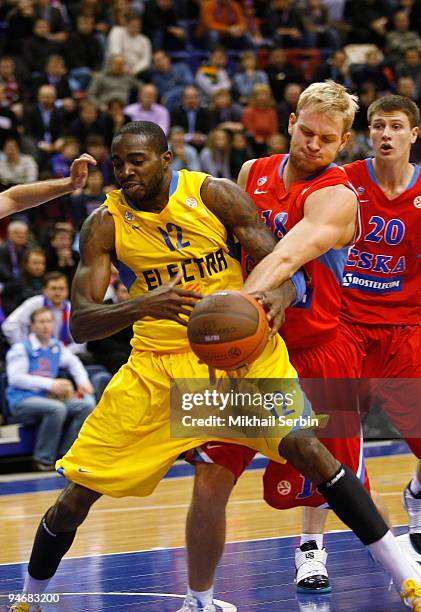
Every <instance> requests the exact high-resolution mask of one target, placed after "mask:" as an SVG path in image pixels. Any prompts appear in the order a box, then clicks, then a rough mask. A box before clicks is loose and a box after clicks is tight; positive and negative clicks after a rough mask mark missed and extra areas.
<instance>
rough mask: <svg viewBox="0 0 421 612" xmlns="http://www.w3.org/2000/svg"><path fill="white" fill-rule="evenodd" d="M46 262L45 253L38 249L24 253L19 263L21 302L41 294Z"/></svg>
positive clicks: (27, 250)
mask: <svg viewBox="0 0 421 612" xmlns="http://www.w3.org/2000/svg"><path fill="white" fill-rule="evenodd" d="M46 261H47V260H46V255H45V251H43V249H40V248H39V247H34V248H32V249H26V250H25V251H24V253H23V255H22V261H21V286H22V292H21V298H20V299H21V302H24V301H25V300H27V299H28V298H31V297H33V296H34V295H39V294H40V293H42V288H43V286H44V275H45V271H46V269H47V264H46Z"/></svg>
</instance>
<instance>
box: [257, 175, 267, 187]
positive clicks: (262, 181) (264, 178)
mask: <svg viewBox="0 0 421 612" xmlns="http://www.w3.org/2000/svg"><path fill="white" fill-rule="evenodd" d="M267 180H268V177H267V176H261V177H260V178H258V179H257V186H258V187H261V186H262V185H264V184H265V183H266V182H267Z"/></svg>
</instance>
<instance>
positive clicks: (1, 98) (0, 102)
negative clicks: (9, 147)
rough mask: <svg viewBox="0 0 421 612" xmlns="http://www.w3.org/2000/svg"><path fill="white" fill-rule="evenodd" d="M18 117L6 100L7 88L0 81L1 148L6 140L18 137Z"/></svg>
mask: <svg viewBox="0 0 421 612" xmlns="http://www.w3.org/2000/svg"><path fill="white" fill-rule="evenodd" d="M18 125H19V124H18V119H17V117H16V115H15V113H14V112H13V111H11V110H10V108H9V104H8V102H7V100H6V88H5V86H4V85H2V84H1V83H0V149H3V147H4V143H5V142H6V140H9V139H10V138H13V139H15V140H17V139H18V137H19V134H18Z"/></svg>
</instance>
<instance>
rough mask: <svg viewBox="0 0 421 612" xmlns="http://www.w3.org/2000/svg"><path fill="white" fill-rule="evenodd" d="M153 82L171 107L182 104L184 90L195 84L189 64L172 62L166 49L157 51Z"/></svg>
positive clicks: (169, 107) (163, 99) (168, 106)
mask: <svg viewBox="0 0 421 612" xmlns="http://www.w3.org/2000/svg"><path fill="white" fill-rule="evenodd" d="M150 80H151V82H152V83H153V84H154V85H155V87H156V88H157V90H158V94H159V96H160V98H161V101H162V103H163V104H164V105H165V106H166V107H167V108H168V109H169V110H171V108H173V107H174V106H175V105H176V104H180V102H181V97H182V95H183V91H184V89H185V88H186V87H188V86H189V85H193V82H194V81H193V75H192V73H191V71H190V68H189V67H188V66H187V64H184V63H183V62H177V63H175V64H173V63H172V61H171V57H170V56H169V54H168V53H166V52H165V51H155V53H154V54H153V68H152V70H151V76H150Z"/></svg>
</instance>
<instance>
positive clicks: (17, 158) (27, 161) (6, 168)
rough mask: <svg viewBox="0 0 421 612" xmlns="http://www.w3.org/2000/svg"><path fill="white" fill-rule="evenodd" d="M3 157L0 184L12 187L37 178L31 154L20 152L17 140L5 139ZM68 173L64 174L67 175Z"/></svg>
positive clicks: (36, 170) (0, 168)
mask: <svg viewBox="0 0 421 612" xmlns="http://www.w3.org/2000/svg"><path fill="white" fill-rule="evenodd" d="M3 154H4V157H3V158H2V159H0V184H1V186H2V187H4V188H7V187H12V185H19V184H20V183H34V182H35V181H36V180H37V179H38V166H37V163H36V161H35V159H34V158H33V157H32V156H31V155H24V154H23V153H21V152H20V148H19V145H18V143H17V141H16V140H15V139H13V138H11V139H9V140H6V142H5V143H4V146H3ZM68 175H69V173H67V174H66V176H68Z"/></svg>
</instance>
